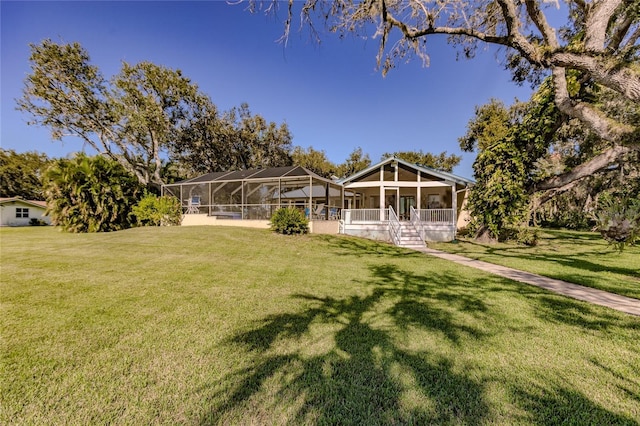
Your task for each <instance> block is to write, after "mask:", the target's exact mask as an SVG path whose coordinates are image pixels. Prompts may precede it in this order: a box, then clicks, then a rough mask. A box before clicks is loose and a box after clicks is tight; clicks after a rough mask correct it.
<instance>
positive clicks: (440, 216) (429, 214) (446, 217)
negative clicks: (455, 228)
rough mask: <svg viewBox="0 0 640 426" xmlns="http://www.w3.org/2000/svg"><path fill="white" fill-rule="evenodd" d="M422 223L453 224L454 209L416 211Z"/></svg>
mask: <svg viewBox="0 0 640 426" xmlns="http://www.w3.org/2000/svg"><path fill="white" fill-rule="evenodd" d="M416 214H417V215H418V216H419V217H420V222H426V223H453V218H454V213H453V209H421V210H416Z"/></svg>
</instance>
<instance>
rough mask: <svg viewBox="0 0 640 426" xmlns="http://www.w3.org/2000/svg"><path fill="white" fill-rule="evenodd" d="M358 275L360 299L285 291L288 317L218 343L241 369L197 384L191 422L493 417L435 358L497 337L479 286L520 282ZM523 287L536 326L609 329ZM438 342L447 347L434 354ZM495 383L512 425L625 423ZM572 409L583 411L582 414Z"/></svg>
mask: <svg viewBox="0 0 640 426" xmlns="http://www.w3.org/2000/svg"><path fill="white" fill-rule="evenodd" d="M369 271H370V274H369V275H368V276H367V277H364V278H362V281H359V282H358V283H354V284H358V288H364V289H368V291H367V292H365V294H357V295H350V296H347V297H332V296H318V295H314V294H295V295H292V296H291V297H293V298H295V299H296V300H298V301H299V302H300V308H299V309H298V310H296V311H295V312H286V313H280V314H275V315H268V316H265V317H264V318H262V319H260V320H257V321H256V322H255V323H254V324H252V325H251V326H250V327H248V328H247V329H245V330H242V331H239V332H238V333H236V334H235V335H233V336H230V337H229V339H228V340H227V341H226V344H227V345H229V346H230V347H232V348H233V349H234V350H236V351H237V352H238V357H239V359H242V361H241V362H240V365H241V366H239V367H238V368H237V369H236V370H233V371H230V372H229V373H228V374H227V375H226V376H225V377H223V378H222V380H221V385H218V386H212V388H213V389H216V390H215V391H214V390H211V389H204V390H203V389H200V391H204V392H208V393H209V394H208V395H207V397H206V400H207V401H211V402H210V403H209V404H210V405H209V407H207V409H206V411H204V412H203V413H202V415H201V417H200V423H201V424H238V423H240V424H291V425H298V424H314V425H315V424H367V425H377V424H380V425H382V424H451V423H456V424H470V425H479V424H483V423H487V422H492V421H494V420H495V418H494V416H495V415H496V414H494V413H493V412H492V410H491V406H490V403H489V397H488V394H487V392H488V389H487V388H486V386H487V384H485V383H484V382H483V381H482V380H483V379H482V376H481V375H479V376H477V377H476V376H473V375H472V374H470V373H469V372H467V370H466V369H465V366H464V365H463V364H461V361H460V360H458V359H457V358H455V357H454V356H451V355H444V353H451V352H450V349H451V346H453V347H456V346H457V347H462V345H464V344H468V343H470V342H473V341H482V340H486V339H487V338H489V337H491V336H492V335H493V334H494V333H509V332H510V331H511V329H510V327H511V325H510V324H506V325H500V326H498V327H497V328H496V327H495V326H490V327H487V326H486V325H487V324H492V323H495V322H496V321H499V322H500V323H501V324H502V323H504V322H505V321H504V318H498V316H500V315H502V314H501V310H500V309H494V308H493V306H492V305H491V298H490V297H486V296H488V295H487V292H489V293H491V292H497V291H512V292H514V294H519V297H523V295H522V294H520V293H521V291H520V290H521V288H524V289H526V288H527V287H526V286H524V285H517V286H516V285H511V284H510V283H508V280H504V279H502V278H497V277H495V278H493V277H488V278H486V280H485V279H483V278H478V279H474V281H473V282H466V283H465V282H464V281H461V280H460V279H459V278H458V277H457V276H455V274H451V273H450V271H449V272H442V273H440V272H438V271H434V270H430V271H429V272H428V275H426V273H425V275H421V274H416V273H415V272H412V271H408V270H403V269H402V268H400V267H398V266H397V265H395V264H392V263H374V264H371V265H370V266H369ZM502 282H504V283H505V284H504V285H500V283H502ZM478 287H483V289H482V290H478ZM534 293H535V294H534V296H533V297H536V298H539V299H540V303H539V304H536V308H538V305H541V306H542V307H541V308H540V309H539V312H537V314H538V315H539V316H540V317H541V319H542V320H544V321H551V322H559V323H564V324H569V325H572V326H576V327H584V328H587V329H602V328H607V327H618V326H620V324H621V319H620V316H616V315H611V316H607V315H605V314H602V312H601V311H600V310H598V311H593V312H591V311H590V308H589V307H588V305H585V304H581V303H579V302H574V301H572V300H570V299H564V298H560V297H554V296H549V295H547V294H546V293H545V292H543V291H542V290H536V291H535V292H534ZM485 297H486V299H485ZM524 297H529V296H524ZM585 306H587V308H586V309H587V310H586V313H584V310H585ZM580 310H582V311H580ZM580 312H583V313H582V314H580ZM513 326H514V327H518V326H521V325H517V324H516V325H513ZM636 326H637V322H636ZM416 330H418V333H422V334H419V335H420V336H422V335H424V336H428V338H429V339H430V340H429V343H428V344H417V345H416V344H414V343H415V342H412V341H411V339H415V338H416V336H417V335H416V334H414V333H415V331H416ZM517 331H523V330H517ZM407 340H409V341H407ZM439 345H448V346H449V349H448V350H447V351H442V350H440V349H441V348H440V347H439ZM416 348H417V349H416ZM505 386H507V387H508V388H511V389H515V391H513V392H512V402H513V403H515V404H516V405H517V406H519V407H521V408H522V409H523V410H525V416H526V417H525V418H524V419H522V420H523V422H526V423H541V424H543V423H553V422H556V421H557V422H560V421H562V422H569V423H576V424H580V423H584V422H586V423H587V424H588V423H589V422H590V419H591V418H593V419H597V420H598V422H600V423H599V424H625V422H627V423H628V420H629V419H627V418H626V417H622V416H618V415H617V414H615V413H612V412H610V411H607V410H606V409H604V408H602V407H599V406H597V405H596V404H595V403H593V402H592V401H590V400H589V399H588V398H587V397H586V396H584V395H582V394H580V393H579V391H575V390H573V389H569V388H562V387H557V388H551V389H550V390H547V389H537V388H535V387H532V386H526V387H518V386H517V385H516V384H509V383H506V384H505ZM550 407H551V408H550ZM583 408H585V409H586V410H587V412H588V413H590V414H589V417H587V416H584V415H583V414H582V412H581V410H582V409H583ZM498 415H499V414H498ZM510 415H513V414H510ZM591 416H592V417H591Z"/></svg>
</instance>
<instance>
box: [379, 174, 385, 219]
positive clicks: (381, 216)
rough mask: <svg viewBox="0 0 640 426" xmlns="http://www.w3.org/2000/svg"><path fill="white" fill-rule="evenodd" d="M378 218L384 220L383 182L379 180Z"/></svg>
mask: <svg viewBox="0 0 640 426" xmlns="http://www.w3.org/2000/svg"><path fill="white" fill-rule="evenodd" d="M379 204H380V220H384V209H385V207H386V206H385V205H384V184H383V183H382V182H380V203H379Z"/></svg>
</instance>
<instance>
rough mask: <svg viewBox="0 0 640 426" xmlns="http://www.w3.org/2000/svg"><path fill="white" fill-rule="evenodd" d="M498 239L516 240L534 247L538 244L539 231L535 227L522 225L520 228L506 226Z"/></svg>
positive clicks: (502, 240) (501, 240)
mask: <svg viewBox="0 0 640 426" xmlns="http://www.w3.org/2000/svg"><path fill="white" fill-rule="evenodd" d="M498 241H500V242H505V241H515V242H517V243H518V244H524V245H525V246H530V247H534V246H536V245H538V231H537V230H536V229H534V228H529V227H526V226H521V227H518V228H504V229H501V230H500V237H499V238H498Z"/></svg>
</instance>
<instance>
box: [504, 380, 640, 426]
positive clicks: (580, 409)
mask: <svg viewBox="0 0 640 426" xmlns="http://www.w3.org/2000/svg"><path fill="white" fill-rule="evenodd" d="M513 396H514V399H515V400H516V403H517V404H518V405H519V406H521V407H522V408H524V409H525V410H526V412H527V414H528V418H527V419H524V421H525V422H526V423H533V424H540V425H559V424H575V425H594V426H600V425H637V424H638V423H637V421H636V420H634V419H632V418H630V417H626V416H623V415H619V414H616V413H614V412H612V411H610V410H608V409H606V408H604V407H601V406H599V405H598V404H596V403H595V402H593V401H591V400H590V399H589V398H587V397H586V396H585V395H582V394H581V393H580V392H577V391H575V390H572V389H569V388H566V387H562V386H557V385H556V386H548V385H546V386H545V387H544V388H542V387H540V386H535V385H531V386H528V387H527V388H526V389H525V388H524V387H520V388H516V389H515V390H513Z"/></svg>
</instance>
